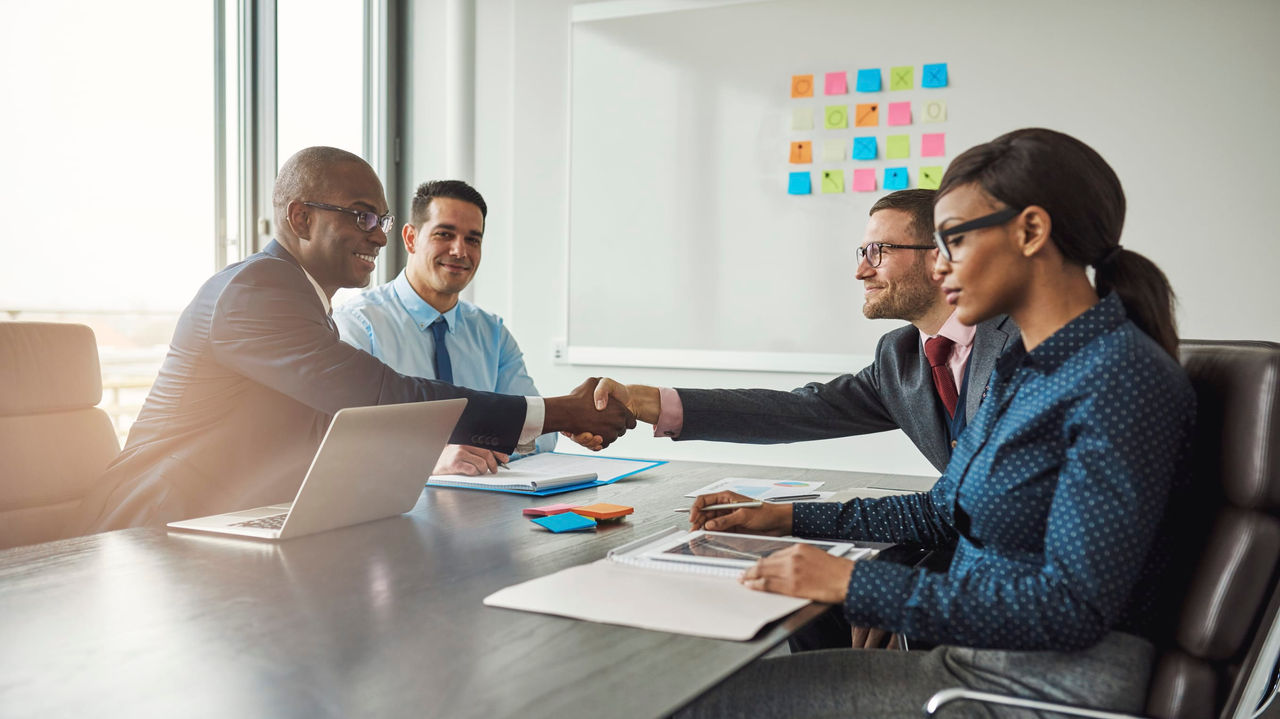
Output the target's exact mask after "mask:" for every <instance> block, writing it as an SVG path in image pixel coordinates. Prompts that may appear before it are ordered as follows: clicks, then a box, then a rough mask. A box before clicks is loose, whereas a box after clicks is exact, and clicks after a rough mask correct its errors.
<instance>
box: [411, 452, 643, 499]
mask: <svg viewBox="0 0 1280 719" xmlns="http://www.w3.org/2000/svg"><path fill="white" fill-rule="evenodd" d="M662 464H666V462H661V461H651V460H640V459H621V458H616V457H595V456H585V455H580V454H561V453H559V452H542V453H540V454H535V455H531V456H528V457H521V458H520V459H517V460H515V461H513V462H511V463H510V465H509V466H508V467H506V468H501V469H499V470H498V472H497V473H496V474H484V475H480V476H477V477H472V476H468V475H462V474H441V475H432V476H431V478H430V479H428V480H427V486H428V487H458V488H461V489H484V490H489V491H493V492H514V493H517V494H531V495H535V496H546V495H550V494H558V493H560V492H568V491H571V490H574V489H585V488H588V487H598V486H600V485H602V484H610V483H612V482H616V481H618V480H619V479H622V478H623V477H628V476H630V475H633V474H636V473H637V472H642V471H644V470H646V469H651V468H653V467H657V466H659V465H662Z"/></svg>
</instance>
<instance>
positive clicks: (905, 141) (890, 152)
mask: <svg viewBox="0 0 1280 719" xmlns="http://www.w3.org/2000/svg"><path fill="white" fill-rule="evenodd" d="M884 156H885V159H886V160H900V159H902V158H904V157H911V136H910V135H890V136H888V137H886V138H884ZM888 186H889V185H888V184H887V183H886V184H885V187H888Z"/></svg>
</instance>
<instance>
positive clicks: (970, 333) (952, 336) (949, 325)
mask: <svg viewBox="0 0 1280 719" xmlns="http://www.w3.org/2000/svg"><path fill="white" fill-rule="evenodd" d="M977 334H978V328H977V327H970V326H969V325H966V324H964V323H963V322H961V321H960V319H959V318H958V317H956V313H955V312H952V313H951V316H950V317H948V318H947V321H946V322H943V323H942V327H940V328H938V334H936V335H929V334H925V333H924V331H923V330H922V331H921V332H920V341H921V342H927V341H928V340H931V339H933V338H934V337H946V338H947V339H949V340H951V341H952V342H955V343H956V344H958V345H960V346H961V347H968V346H969V345H971V344H973V338H974V336H976V335H977Z"/></svg>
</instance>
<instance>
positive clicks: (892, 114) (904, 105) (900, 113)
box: [889, 102, 911, 125]
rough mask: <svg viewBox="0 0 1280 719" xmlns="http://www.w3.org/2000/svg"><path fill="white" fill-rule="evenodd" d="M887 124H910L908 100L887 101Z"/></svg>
mask: <svg viewBox="0 0 1280 719" xmlns="http://www.w3.org/2000/svg"><path fill="white" fill-rule="evenodd" d="M889 124H890V125H910V124H911V103H909V102H891V103H889Z"/></svg>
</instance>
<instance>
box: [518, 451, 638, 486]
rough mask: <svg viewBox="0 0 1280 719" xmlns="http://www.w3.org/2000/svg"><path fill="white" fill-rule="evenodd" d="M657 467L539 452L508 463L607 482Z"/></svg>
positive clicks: (616, 460) (538, 470)
mask: <svg viewBox="0 0 1280 719" xmlns="http://www.w3.org/2000/svg"><path fill="white" fill-rule="evenodd" d="M659 464H662V463H661V462H654V461H648V460H642V459H617V458H614V457H593V456H590V455H583V454H561V453H559V452H541V453H539V454H534V455H530V456H528V457H521V458H520V459H517V460H515V461H514V462H512V463H511V469H518V470H520V471H523V472H542V473H544V474H554V475H564V474H586V473H595V475H596V477H597V478H598V479H599V481H601V482H608V481H609V480H611V479H616V478H618V477H621V476H622V475H624V474H631V473H632V472H636V471H640V470H645V469H649V468H650V467H656V466H657V465H659Z"/></svg>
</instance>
